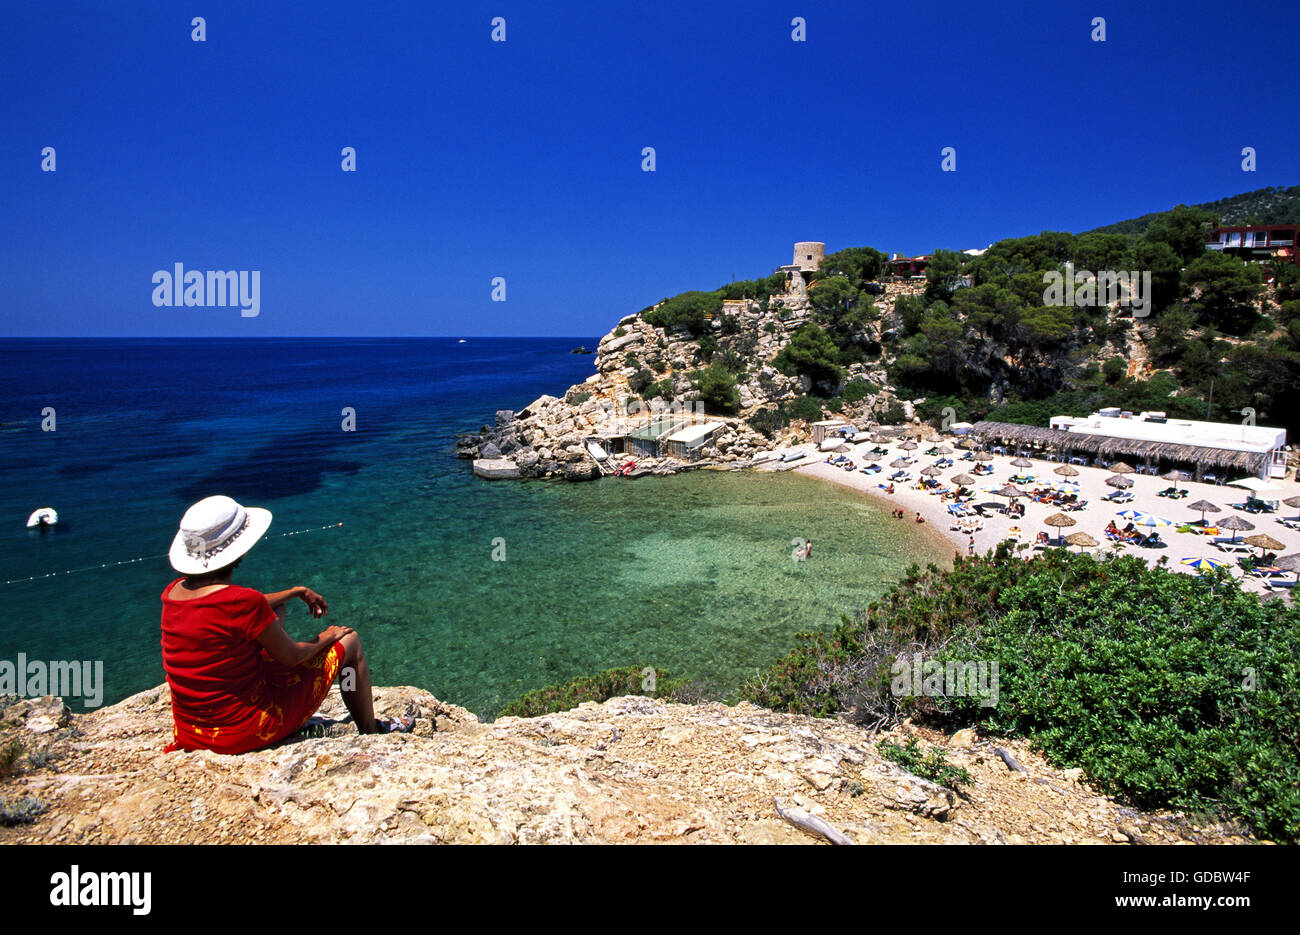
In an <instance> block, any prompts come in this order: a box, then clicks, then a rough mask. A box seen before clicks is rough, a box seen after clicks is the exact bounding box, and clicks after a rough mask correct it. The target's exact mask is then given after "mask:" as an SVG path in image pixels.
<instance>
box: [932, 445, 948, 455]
mask: <svg viewBox="0 0 1300 935" xmlns="http://www.w3.org/2000/svg"><path fill="white" fill-rule="evenodd" d="M935 451H937V452H938V453H939V454H941V455H950V454H952V449H951V448H949V447H948V446H947V445H940V446H939V447H938V448H936V449H935Z"/></svg>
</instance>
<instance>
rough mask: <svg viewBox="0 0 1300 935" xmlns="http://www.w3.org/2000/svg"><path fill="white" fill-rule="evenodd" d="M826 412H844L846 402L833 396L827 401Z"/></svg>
mask: <svg viewBox="0 0 1300 935" xmlns="http://www.w3.org/2000/svg"><path fill="white" fill-rule="evenodd" d="M826 411H827V412H843V411H844V400H842V399H840V398H839V397H838V396H832V397H831V398H830V399H828V400H826Z"/></svg>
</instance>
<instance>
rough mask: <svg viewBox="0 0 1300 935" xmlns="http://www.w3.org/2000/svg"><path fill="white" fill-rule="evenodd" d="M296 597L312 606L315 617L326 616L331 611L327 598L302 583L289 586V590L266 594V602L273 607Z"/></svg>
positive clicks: (312, 613)
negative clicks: (326, 601)
mask: <svg viewBox="0 0 1300 935" xmlns="http://www.w3.org/2000/svg"><path fill="white" fill-rule="evenodd" d="M295 597H297V598H301V599H302V602H303V603H304V604H306V605H307V607H308V608H310V610H311V615H312V616H313V617H324V616H325V615H326V614H327V613H329V605H328V604H326V603H325V598H323V597H321V596H320V595H319V594H317V593H316V592H315V591H313V590H312V589H311V588H304V587H303V586H302V585H300V584H299V585H295V586H294V587H292V588H289V589H288V590H287V591H273V592H272V593H270V594H268V595H266V602H267V603H268V604H270V605H271V606H272V607H279V606H280V605H281V604H285V603H288V602H289V601H291V600H293V599H294V598H295Z"/></svg>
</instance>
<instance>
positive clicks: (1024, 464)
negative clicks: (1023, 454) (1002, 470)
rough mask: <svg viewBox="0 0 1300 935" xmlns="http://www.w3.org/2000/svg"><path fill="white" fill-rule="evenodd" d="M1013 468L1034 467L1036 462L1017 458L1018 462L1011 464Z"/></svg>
mask: <svg viewBox="0 0 1300 935" xmlns="http://www.w3.org/2000/svg"><path fill="white" fill-rule="evenodd" d="M1011 466H1012V467H1018V468H1027V467H1033V466H1034V462H1032V461H1030V460H1029V459H1028V458H1016V460H1014V461H1012V462H1011Z"/></svg>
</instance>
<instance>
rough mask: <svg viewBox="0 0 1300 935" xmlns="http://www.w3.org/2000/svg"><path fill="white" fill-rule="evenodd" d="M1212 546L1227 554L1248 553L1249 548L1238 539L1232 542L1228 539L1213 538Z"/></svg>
mask: <svg viewBox="0 0 1300 935" xmlns="http://www.w3.org/2000/svg"><path fill="white" fill-rule="evenodd" d="M1214 547H1215V548H1216V549H1218V550H1219V551H1220V552H1227V553H1228V554H1229V555H1249V554H1250V548H1251V547H1250V546H1248V545H1246V543H1244V542H1241V541H1240V540H1238V541H1237V542H1233V541H1232V540H1230V539H1215V540H1214Z"/></svg>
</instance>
